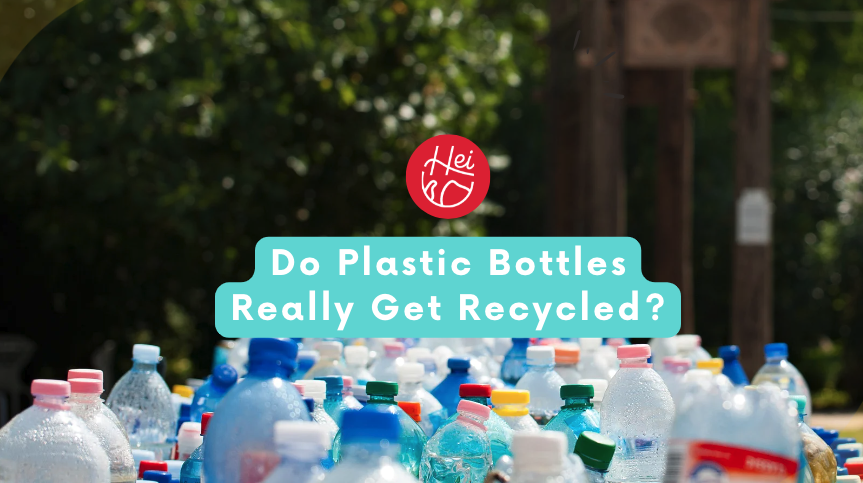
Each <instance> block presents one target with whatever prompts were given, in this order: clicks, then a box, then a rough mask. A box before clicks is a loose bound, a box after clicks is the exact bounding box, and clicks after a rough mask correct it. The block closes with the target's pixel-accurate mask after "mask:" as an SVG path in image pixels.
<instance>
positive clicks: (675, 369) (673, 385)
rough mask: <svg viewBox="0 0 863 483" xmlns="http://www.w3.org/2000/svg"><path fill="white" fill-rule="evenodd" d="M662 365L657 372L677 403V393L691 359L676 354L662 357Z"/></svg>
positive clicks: (689, 366) (690, 364) (690, 365)
mask: <svg viewBox="0 0 863 483" xmlns="http://www.w3.org/2000/svg"><path fill="white" fill-rule="evenodd" d="M662 367H663V370H662V371H661V372H659V371H657V372H659V375H660V377H662V381H663V382H664V383H665V387H667V388H668V392H669V393H670V394H671V397H672V399H674V402H675V404H677V403H678V399H677V398H678V393H679V392H680V387H681V385H682V384H683V375H684V374H686V371H688V370H689V369H690V368H691V367H692V361H691V360H689V359H685V358H683V357H677V356H672V357H665V358H663V359H662Z"/></svg>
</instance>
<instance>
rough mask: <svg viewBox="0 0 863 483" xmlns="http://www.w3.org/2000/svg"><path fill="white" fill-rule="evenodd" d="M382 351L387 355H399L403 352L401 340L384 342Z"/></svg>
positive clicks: (403, 346)
mask: <svg viewBox="0 0 863 483" xmlns="http://www.w3.org/2000/svg"><path fill="white" fill-rule="evenodd" d="M384 353H385V354H386V356H387V357H401V356H403V355H404V354H405V345H404V344H402V343H401V342H387V343H386V344H384Z"/></svg>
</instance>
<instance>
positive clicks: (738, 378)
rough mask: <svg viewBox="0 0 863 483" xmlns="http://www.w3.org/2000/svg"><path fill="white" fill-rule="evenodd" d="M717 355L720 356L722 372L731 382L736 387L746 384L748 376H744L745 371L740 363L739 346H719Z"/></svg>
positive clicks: (747, 383)
mask: <svg viewBox="0 0 863 483" xmlns="http://www.w3.org/2000/svg"><path fill="white" fill-rule="evenodd" d="M719 357H721V358H722V361H723V362H724V366H723V367H722V373H723V374H725V376H726V377H728V379H729V380H730V381H731V383H732V384H734V385H735V386H738V387H742V386H748V385H749V378H748V377H746V371H744V370H743V366H742V365H740V348H739V347H737V346H736V345H726V346H722V347H720V348H719Z"/></svg>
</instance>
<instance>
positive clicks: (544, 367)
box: [527, 360, 554, 372]
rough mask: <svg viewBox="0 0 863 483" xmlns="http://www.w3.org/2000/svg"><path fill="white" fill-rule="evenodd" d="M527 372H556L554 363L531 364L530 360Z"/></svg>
mask: <svg viewBox="0 0 863 483" xmlns="http://www.w3.org/2000/svg"><path fill="white" fill-rule="evenodd" d="M527 370H528V371H530V372H551V371H553V370H554V362H552V363H548V362H531V361H530V360H528V361H527Z"/></svg>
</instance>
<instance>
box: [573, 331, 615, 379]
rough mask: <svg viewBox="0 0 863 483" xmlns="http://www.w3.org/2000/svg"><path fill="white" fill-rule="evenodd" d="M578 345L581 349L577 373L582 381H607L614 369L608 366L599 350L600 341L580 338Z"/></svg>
mask: <svg viewBox="0 0 863 483" xmlns="http://www.w3.org/2000/svg"><path fill="white" fill-rule="evenodd" d="M578 343H579V345H580V347H581V354H580V357H579V363H578V372H580V373H581V377H583V378H584V379H605V380H606V381H607V380H609V379H610V378H611V376H610V374H611V373H612V372H613V371H614V368H613V367H612V366H610V365H609V364H608V360H607V359H606V358H605V357H604V356H603V354H602V352H601V350H600V348H601V347H602V339H596V338H584V337H582V338H581V339H579V341H578Z"/></svg>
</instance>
